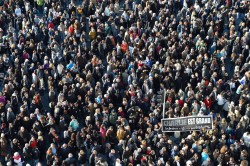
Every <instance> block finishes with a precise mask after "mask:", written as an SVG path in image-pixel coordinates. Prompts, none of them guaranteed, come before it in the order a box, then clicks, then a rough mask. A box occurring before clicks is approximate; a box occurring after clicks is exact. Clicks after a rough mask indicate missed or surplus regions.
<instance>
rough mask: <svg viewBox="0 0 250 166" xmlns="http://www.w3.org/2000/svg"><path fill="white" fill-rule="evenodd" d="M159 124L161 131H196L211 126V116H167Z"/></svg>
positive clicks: (210, 127)
mask: <svg viewBox="0 0 250 166" xmlns="http://www.w3.org/2000/svg"><path fill="white" fill-rule="evenodd" d="M161 124H162V131H163V132H175V131H198V130H201V129H202V128H205V129H208V130H210V129H212V128H213V117H212V115H206V116H187V117H179V118H168V119H162V120H161Z"/></svg>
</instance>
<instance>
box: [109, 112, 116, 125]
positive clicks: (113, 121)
mask: <svg viewBox="0 0 250 166" xmlns="http://www.w3.org/2000/svg"><path fill="white" fill-rule="evenodd" d="M116 120H117V114H116V113H111V114H110V115H109V122H110V123H111V124H113V125H114V124H115V122H116Z"/></svg>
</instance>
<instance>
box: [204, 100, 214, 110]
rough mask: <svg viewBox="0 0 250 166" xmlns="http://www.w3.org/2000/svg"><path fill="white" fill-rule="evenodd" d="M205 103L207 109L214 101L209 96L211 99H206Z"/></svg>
mask: <svg viewBox="0 0 250 166" xmlns="http://www.w3.org/2000/svg"><path fill="white" fill-rule="evenodd" d="M204 103H205V105H206V107H207V109H210V107H211V105H212V103H213V101H212V99H211V98H209V99H204Z"/></svg>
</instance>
